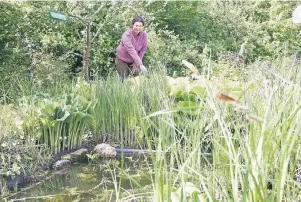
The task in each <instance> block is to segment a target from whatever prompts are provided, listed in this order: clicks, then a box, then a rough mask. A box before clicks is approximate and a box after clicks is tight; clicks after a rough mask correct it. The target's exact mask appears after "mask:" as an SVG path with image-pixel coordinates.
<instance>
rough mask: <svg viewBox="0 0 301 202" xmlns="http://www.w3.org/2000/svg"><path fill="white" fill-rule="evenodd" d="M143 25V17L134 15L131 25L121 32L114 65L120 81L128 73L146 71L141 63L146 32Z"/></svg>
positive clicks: (136, 73)
mask: <svg viewBox="0 0 301 202" xmlns="http://www.w3.org/2000/svg"><path fill="white" fill-rule="evenodd" d="M143 26H144V19H143V18H142V17H140V16H137V17H135V18H134V19H133V21H132V26H131V27H130V28H129V29H128V30H127V31H126V32H124V33H123V34H122V37H121V42H120V44H119V46H118V47H117V56H116V59H115V65H116V69H117V72H118V74H119V77H120V79H121V80H122V81H123V80H124V79H126V78H127V77H128V76H129V75H133V76H136V75H138V74H139V73H146V72H147V69H146V67H145V66H144V65H143V63H142V59H143V56H144V53H145V51H146V49H147V34H146V32H144V31H143Z"/></svg>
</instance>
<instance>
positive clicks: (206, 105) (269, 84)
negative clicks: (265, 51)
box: [103, 60, 301, 201]
mask: <svg viewBox="0 0 301 202" xmlns="http://www.w3.org/2000/svg"><path fill="white" fill-rule="evenodd" d="M268 68H269V69H268ZM246 73H247V75H250V77H249V79H248V80H247V81H244V82H241V85H242V89H244V92H243V94H242V96H241V97H240V99H239V102H236V103H234V104H233V103H228V102H224V101H223V100H219V99H217V97H216V96H215V95H216V92H220V91H223V90H225V89H224V88H223V89H219V88H218V87H217V86H223V85H221V84H220V82H223V81H220V80H215V79H214V78H212V79H209V80H205V79H203V77H201V76H200V77H198V79H199V82H200V83H202V85H204V86H205V88H206V91H207V95H208V97H207V98H206V99H199V104H200V105H199V106H188V107H186V110H184V108H185V107H178V108H177V107H175V105H174V100H173V99H172V98H170V97H168V96H167V94H164V93H167V92H166V91H164V90H163V91H160V90H156V92H157V93H156V94H157V96H156V97H155V98H154V100H152V101H153V102H154V103H155V99H158V100H160V101H159V103H161V104H160V105H157V106H158V107H157V108H156V109H158V111H155V110H154V111H144V112H146V113H141V112H140V113H137V114H139V116H138V117H140V118H142V121H139V122H138V123H137V124H138V126H139V127H140V129H141V131H142V132H143V135H144V137H145V141H146V144H147V145H148V146H149V147H155V148H156V151H157V152H158V153H156V154H153V155H152V164H151V165H150V167H149V169H150V173H152V175H151V176H152V181H153V183H152V185H153V194H151V195H150V194H149V192H148V193H146V194H145V200H147V199H149V197H152V199H151V200H152V201H298V200H300V194H301V190H300V184H299V183H298V182H297V180H296V179H295V172H296V168H297V165H298V164H300V134H301V133H300V132H301V131H300V130H301V126H300V124H299V122H300V121H299V120H300V116H301V113H300V107H301V102H300V98H301V89H300V88H301V86H300V84H299V82H298V81H297V79H296V78H300V75H301V74H300V72H299V71H298V68H293V67H292V63H291V61H290V60H288V61H285V60H284V62H283V63H275V66H272V67H266V66H264V65H258V66H255V67H254V66H250V69H249V70H247V72H246ZM254 75H256V76H254ZM156 79H158V77H156ZM158 82H162V83H161V84H160V83H159V84H156V85H153V83H152V82H148V83H144V85H142V86H139V88H142V89H148V90H147V93H150V92H151V90H149V89H150V88H153V89H160V88H158V86H163V85H164V83H165V81H164V78H163V77H162V78H161V79H158ZM225 83H227V81H225ZM250 83H251V84H252V85H253V86H255V87H254V88H250V87H249V86H250ZM112 85H121V86H118V87H117V88H120V89H123V90H121V92H120V91H118V90H116V89H115V90H116V91H114V89H112V87H110V89H111V91H110V92H111V93H112V94H113V96H115V97H116V99H117V100H118V99H119V98H122V99H126V101H125V103H127V104H126V106H127V108H126V109H127V110H126V111H122V112H121V110H120V109H118V110H117V109H114V108H110V110H109V109H108V110H107V111H106V113H107V114H110V115H111V116H114V114H115V113H117V114H118V113H119V116H120V117H127V116H123V115H124V114H131V115H132V114H134V112H139V107H143V106H144V104H143V103H142V102H141V101H140V100H138V99H137V98H141V97H139V96H138V95H139V93H140V91H139V89H138V90H136V91H126V90H124V89H128V87H127V84H123V83H118V84H112ZM157 85H158V86H157ZM224 87H225V86H224ZM233 90H234V88H233ZM103 91H105V90H103ZM115 92H118V93H121V96H120V97H118V96H117V94H115ZM123 92H126V93H124V94H122V93H123ZM228 92H230V93H231V87H230V90H229V89H228ZM128 93H131V94H132V95H129V96H128ZM160 93H162V94H160ZM149 95H151V94H149ZM152 95H154V94H152ZM160 96H161V97H160ZM117 97H118V98H117ZM159 97H160V98H159ZM122 99H121V100H118V103H121V102H122ZM127 99H128V100H127ZM112 102H113V103H112V106H113V104H116V103H117V102H114V100H113V101H112ZM132 103H135V105H134V106H135V108H134V107H133V106H132ZM163 103H164V104H163ZM115 107H117V106H116V105H115ZM111 110H116V111H115V112H111V113H109V112H110V111H111ZM187 110H188V111H189V110H191V112H197V113H190V114H188V115H187V113H183V111H186V112H187ZM142 111H143V110H142ZM152 112H153V113H152ZM136 116H137V115H136ZM103 123H104V125H105V124H106V123H110V124H111V125H110V126H111V127H112V128H114V122H110V121H109V120H103ZM120 123H121V122H120ZM122 124H123V123H122ZM119 126H120V125H119ZM119 126H115V127H117V128H115V129H116V131H121V128H119V129H118V127H119ZM127 126H128V125H127ZM149 128H152V129H151V132H153V133H149V132H150V130H149ZM106 130H107V129H106ZM152 134H156V136H155V138H154V137H153V136H152ZM122 138H126V136H120V139H122ZM117 140H118V139H117ZM133 140H134V139H131V141H133ZM207 144H210V145H209V146H208V145H207ZM206 146H208V147H209V148H210V150H211V152H212V157H211V158H209V157H206V155H204V151H206V149H205V147H206ZM166 151H168V153H166ZM138 195H139V198H140V199H141V193H139V194H137V196H138ZM132 198H133V199H135V194H134V195H133V196H132Z"/></svg>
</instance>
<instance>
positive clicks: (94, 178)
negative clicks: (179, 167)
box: [6, 155, 152, 202]
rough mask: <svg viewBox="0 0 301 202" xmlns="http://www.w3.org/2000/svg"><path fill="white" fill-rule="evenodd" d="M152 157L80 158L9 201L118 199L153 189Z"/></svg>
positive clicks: (31, 185) (28, 187)
mask: <svg viewBox="0 0 301 202" xmlns="http://www.w3.org/2000/svg"><path fill="white" fill-rule="evenodd" d="M149 166H151V164H150V160H149V158H147V157H146V156H145V155H139V156H127V157H121V156H118V158H116V159H115V160H96V161H94V162H80V163H75V164H72V165H71V166H70V167H67V168H64V169H62V170H60V171H52V172H50V174H49V175H48V177H47V178H46V179H45V180H43V181H41V182H38V183H33V184H29V185H27V186H26V187H24V188H23V189H21V191H19V192H18V193H15V194H14V195H13V196H11V197H9V198H6V201H83V202H84V201H87V202H88V201H115V200H116V197H118V195H117V194H116V193H119V198H121V197H126V196H130V195H132V194H133V190H135V193H137V191H138V192H139V189H141V193H143V192H145V190H148V191H149V190H151V176H152V174H151V173H150V172H149V170H150V169H149Z"/></svg>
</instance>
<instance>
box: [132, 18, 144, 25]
mask: <svg viewBox="0 0 301 202" xmlns="http://www.w3.org/2000/svg"><path fill="white" fill-rule="evenodd" d="M135 22H142V24H143V26H144V23H145V21H144V19H143V17H141V16H136V17H135V18H134V19H133V20H132V25H134V24H135Z"/></svg>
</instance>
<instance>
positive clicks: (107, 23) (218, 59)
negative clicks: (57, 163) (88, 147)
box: [0, 1, 301, 202]
mask: <svg viewBox="0 0 301 202" xmlns="http://www.w3.org/2000/svg"><path fill="white" fill-rule="evenodd" d="M297 5H298V3H297V2H277V1H271V2H268V1H260V2H257V1H256V2H245V1H240V2H215V1H212V2H206V1H201V2H198V1H197V2H196V1H193V2H181V1H180V2H179V1H177V2H173V1H170V2H169V1H168V2H162V1H155V2H135V1H128V2H126V3H124V2H121V1H120V2H113V1H110V2H103V1H100V2H96V1H95V2H85V1H78V2H50V3H45V2H29V1H26V2H1V3H0V19H1V20H0V45H1V47H3V48H2V49H0V77H1V82H0V104H1V105H0V131H1V133H0V162H1V166H0V192H1V196H2V197H4V196H6V195H9V194H10V193H9V190H8V186H7V181H8V180H9V179H11V178H13V177H15V176H20V175H21V176H23V177H24V178H25V179H29V178H30V177H32V176H34V175H35V174H36V173H37V172H38V171H39V170H41V168H42V167H44V166H45V165H48V163H49V159H50V157H51V155H52V154H57V153H60V152H61V151H64V150H67V149H71V148H77V147H80V146H81V145H82V142H83V141H84V140H86V138H87V132H91V133H92V135H93V138H94V139H95V141H98V140H100V139H102V140H105V141H107V142H108V143H110V144H112V145H115V146H120V147H122V146H128V147H131V148H149V149H152V150H155V151H156V153H151V155H150V159H149V161H148V162H147V166H146V167H143V168H142V167H141V170H144V169H147V171H145V170H144V171H143V175H145V176H146V177H147V178H148V179H149V181H148V185H147V186H146V185H145V184H144V182H142V181H141V180H139V177H140V175H138V177H137V176H135V175H136V174H135V175H133V174H132V173H131V170H130V169H127V168H126V166H125V164H124V161H123V160H121V162H119V161H118V163H116V165H115V164H114V166H112V165H111V166H108V167H109V168H110V169H108V172H110V174H111V175H112V177H113V179H114V180H113V184H112V186H111V188H110V189H108V190H106V191H108V193H109V192H110V193H109V194H104V196H102V197H105V198H110V199H111V200H125V201H126V200H137V201H143V200H144V201H279V202H280V201H296V200H300V197H301V190H300V181H301V180H300V177H301V176H300V174H299V172H300V171H299V170H300V166H301V161H300V159H301V157H300V143H301V142H300V141H301V139H300V134H301V127H300V124H299V120H300V116H301V113H300V109H301V104H300V101H299V100H300V98H301V89H300V88H301V87H300V82H299V81H300V79H301V73H300V71H299V66H300V64H301V63H300V59H299V54H300V44H301V39H300V34H299V32H300V30H301V28H300V26H297V25H296V26H295V27H291V19H290V18H291V13H292V11H293V9H294V8H296V6H297ZM51 10H56V11H60V12H63V13H65V14H66V16H67V20H66V21H59V20H55V19H52V18H50V16H49V12H50V11H51ZM137 13H141V14H142V15H143V16H145V17H146V19H147V20H148V23H147V25H146V27H145V30H146V31H147V33H148V39H149V49H148V51H147V53H146V56H145V60H144V63H145V64H146V66H147V67H148V68H149V70H150V71H149V74H148V75H147V76H139V77H135V78H129V79H127V80H126V81H124V82H121V81H120V80H119V79H118V77H117V74H116V72H115V70H114V57H115V56H114V54H115V49H116V46H117V44H118V43H119V40H120V36H121V34H122V32H123V31H124V30H126V28H127V26H128V24H129V23H128V22H129V21H130V20H131V18H132V17H134V15H135V14H137ZM88 20H92V21H93V23H92V27H91V37H92V40H93V41H92V43H91V55H90V58H89V65H88V67H89V69H90V78H89V80H84V79H83V71H81V69H82V64H81V62H78V60H80V58H81V56H80V55H85V54H86V47H85V45H86V41H85V40H86V35H87V32H86V31H87V30H86V28H85V27H86V25H87V22H88ZM292 53H293V54H292ZM187 61H188V62H187ZM208 153H211V154H212V157H208V155H207V154H208ZM87 156H88V158H89V163H90V164H97V159H98V157H97V156H96V155H95V156H93V155H91V154H87ZM139 169H140V168H139ZM93 172H94V171H92V170H89V172H87V173H86V172H82V173H78V174H74V175H77V176H78V178H80V179H82V180H83V179H85V180H87V181H89V180H90V181H91V182H93V183H96V182H95V179H94V176H95V175H94V173H93ZM145 173H147V174H145ZM141 175H142V173H141ZM145 176H144V177H145ZM75 180H78V179H75ZM122 182H126V184H127V185H128V184H131V185H132V184H133V186H132V187H135V188H133V189H131V188H129V187H123V183H122ZM150 182H151V183H150ZM134 185H135V186H134ZM95 187H96V188H95ZM95 187H94V188H91V190H90V192H87V193H88V194H87V195H89V197H93V196H95V200H96V198H97V197H100V196H96V195H95V193H94V192H95V190H96V189H97V188H99V187H101V189H102V191H104V190H103V189H105V187H103V186H98V185H97V184H96V185H95ZM112 193H114V194H113V195H114V197H113V198H112V197H109V195H110V194H112ZM81 194H84V191H82V190H76V189H75V190H73V189H70V193H69V192H68V190H67V192H66V193H63V194H62V195H60V197H62V198H65V199H66V198H76V197H78V195H81ZM90 195H91V196H90ZM51 197H52V198H55V196H54V195H52V196H51ZM41 198H43V197H41ZM45 198H47V197H45ZM58 200H60V199H58ZM62 200H63V199H62Z"/></svg>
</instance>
